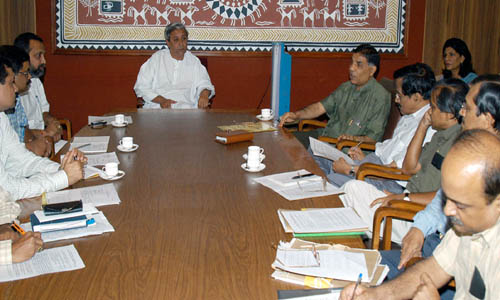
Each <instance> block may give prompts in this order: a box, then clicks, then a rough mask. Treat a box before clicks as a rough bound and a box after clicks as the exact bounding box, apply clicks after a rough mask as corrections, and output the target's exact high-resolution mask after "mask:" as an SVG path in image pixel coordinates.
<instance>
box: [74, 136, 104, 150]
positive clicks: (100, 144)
mask: <svg viewBox="0 0 500 300" xmlns="http://www.w3.org/2000/svg"><path fill="white" fill-rule="evenodd" d="M108 143H109V136H77V137H74V138H73V142H72V143H71V146H70V147H69V150H71V149H74V148H77V149H78V150H80V151H82V152H83V153H97V152H106V151H107V150H108Z"/></svg>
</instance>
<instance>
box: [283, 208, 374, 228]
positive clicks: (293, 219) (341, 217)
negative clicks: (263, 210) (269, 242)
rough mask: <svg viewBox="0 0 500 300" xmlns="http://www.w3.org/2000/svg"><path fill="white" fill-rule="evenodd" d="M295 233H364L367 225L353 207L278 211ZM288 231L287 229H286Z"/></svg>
mask: <svg viewBox="0 0 500 300" xmlns="http://www.w3.org/2000/svg"><path fill="white" fill-rule="evenodd" d="M278 214H281V216H283V219H284V221H285V222H286V223H287V224H288V225H289V226H290V228H291V230H292V232H295V233H312V232H335V231H364V230H368V224H366V223H365V222H364V221H363V220H362V219H361V218H360V217H359V216H358V215H357V214H356V212H355V211H354V210H353V209H352V207H339V208H319V209H311V210H303V211H297V210H278ZM285 229H286V228H285Z"/></svg>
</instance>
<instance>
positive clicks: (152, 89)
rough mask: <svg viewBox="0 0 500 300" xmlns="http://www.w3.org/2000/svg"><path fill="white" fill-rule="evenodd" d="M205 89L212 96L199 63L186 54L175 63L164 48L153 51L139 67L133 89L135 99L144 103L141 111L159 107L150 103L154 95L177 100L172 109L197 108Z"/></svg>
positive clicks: (203, 70)
mask: <svg viewBox="0 0 500 300" xmlns="http://www.w3.org/2000/svg"><path fill="white" fill-rule="evenodd" d="M205 89H207V90H210V97H213V95H214V94H215V88H214V86H213V85H212V83H211V82H210V77H209V76H208V72H207V69H206V68H205V67H204V66H203V65H202V64H201V62H200V60H199V59H198V58H197V57H196V56H194V55H193V54H191V52H189V51H186V53H185V54H184V59H183V60H181V61H179V60H176V59H174V58H172V56H171V55H170V50H168V49H164V50H160V51H158V52H156V53H155V54H153V55H152V56H151V57H150V58H149V59H148V60H147V61H146V62H145V63H144V64H143V65H142V67H141V69H140V71H139V74H138V75H137V81H136V82H135V86H134V91H135V93H136V95H137V97H142V99H143V100H144V102H145V104H144V108H160V104H158V103H155V102H152V100H153V99H154V98H155V97H157V96H162V97H164V98H166V99H171V100H174V101H177V103H175V104H173V105H172V108H197V107H198V99H199V98H200V93H201V92H202V91H203V90H205Z"/></svg>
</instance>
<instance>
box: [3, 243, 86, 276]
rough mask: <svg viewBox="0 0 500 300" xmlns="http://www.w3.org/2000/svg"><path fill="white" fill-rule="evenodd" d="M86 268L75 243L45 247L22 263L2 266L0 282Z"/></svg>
mask: <svg viewBox="0 0 500 300" xmlns="http://www.w3.org/2000/svg"><path fill="white" fill-rule="evenodd" d="M83 268H85V264H84V263H83V261H82V259H81V258H80V255H79V254H78V251H76V249H75V246H74V245H68V246H64V247H58V248H52V249H45V250H43V251H41V252H37V253H36V254H35V255H34V256H33V258H31V259H30V260H27V261H25V262H22V263H17V264H11V265H2V266H0V282H6V281H13V280H19V279H25V278H30V277H35V276H39V275H43V274H50V273H57V272H65V271H72V270H78V269H83Z"/></svg>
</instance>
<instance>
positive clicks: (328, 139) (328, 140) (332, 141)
mask: <svg viewBox="0 0 500 300" xmlns="http://www.w3.org/2000/svg"><path fill="white" fill-rule="evenodd" d="M318 139H319V140H320V141H323V142H326V143H329V144H337V142H338V139H336V138H332V137H328V136H320V137H319V138H318Z"/></svg>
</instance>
